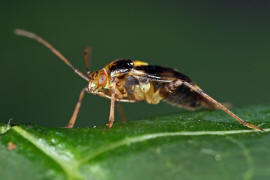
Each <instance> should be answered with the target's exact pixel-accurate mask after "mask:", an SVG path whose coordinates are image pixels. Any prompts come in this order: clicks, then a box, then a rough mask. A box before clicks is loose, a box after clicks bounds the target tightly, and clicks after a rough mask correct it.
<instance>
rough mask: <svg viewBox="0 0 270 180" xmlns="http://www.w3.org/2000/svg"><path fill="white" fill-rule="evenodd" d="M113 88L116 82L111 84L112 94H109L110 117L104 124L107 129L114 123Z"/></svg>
mask: <svg viewBox="0 0 270 180" xmlns="http://www.w3.org/2000/svg"><path fill="white" fill-rule="evenodd" d="M115 87H116V82H115V81H113V82H112V94H111V107H110V115H109V122H108V124H106V127H107V128H111V127H112V125H113V122H114V105H115Z"/></svg>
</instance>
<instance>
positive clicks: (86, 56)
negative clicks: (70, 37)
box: [83, 47, 92, 76]
mask: <svg viewBox="0 0 270 180" xmlns="http://www.w3.org/2000/svg"><path fill="white" fill-rule="evenodd" d="M91 53H92V48H91V47H86V48H85V49H84V53H83V56H84V63H85V69H86V73H87V75H88V76H89V75H90V70H89V63H88V62H89V59H90V62H91Z"/></svg>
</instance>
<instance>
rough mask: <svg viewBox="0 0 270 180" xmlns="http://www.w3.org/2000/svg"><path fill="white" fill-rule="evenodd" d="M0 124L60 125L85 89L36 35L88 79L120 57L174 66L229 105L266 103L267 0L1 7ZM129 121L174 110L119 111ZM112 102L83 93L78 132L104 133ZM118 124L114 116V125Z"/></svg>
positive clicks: (81, 1) (131, 107) (132, 107)
mask: <svg viewBox="0 0 270 180" xmlns="http://www.w3.org/2000/svg"><path fill="white" fill-rule="evenodd" d="M0 20H1V33H0V39H1V43H0V46H1V48H0V49H1V51H0V52H1V53H0V66H1V71H0V72H1V76H0V81H1V88H0V94H1V101H0V106H1V107H0V108H1V114H0V119H1V120H0V121H1V122H7V121H8V120H9V119H10V118H12V119H13V121H12V122H13V123H33V124H39V125H44V126H50V127H54V126H57V127H58V126H64V125H66V123H67V122H68V120H69V117H70V116H71V114H72V112H73V108H74V106H75V103H76V101H77V98H78V95H79V92H80V90H81V89H82V88H83V87H85V86H86V82H85V81H84V80H82V79H80V78H79V77H78V76H77V75H75V74H74V73H73V72H72V71H71V70H70V69H69V68H68V67H67V66H66V65H64V63H63V62H61V61H59V60H58V58H57V57H56V56H55V55H53V54H52V53H51V52H50V51H49V50H48V49H46V48H44V47H43V46H41V45H40V44H38V43H36V42H34V41H33V40H29V39H26V38H23V37H18V36H15V35H14V34H13V33H12V31H13V29H14V28H23V29H26V30H29V31H32V32H35V33H37V34H39V35H40V36H42V37H43V38H45V39H46V40H48V41H49V42H51V43H52V44H53V45H54V46H55V47H56V48H57V49H59V50H60V51H61V52H62V53H63V54H64V55H65V56H66V57H67V58H68V59H69V60H70V61H71V62H72V63H73V64H74V65H75V66H76V67H78V68H79V69H80V70H81V71H83V72H85V68H84V62H83V49H84V48H85V47H86V46H88V45H90V46H92V47H93V56H92V57H93V58H92V59H93V60H92V62H91V69H92V70H95V69H99V68H102V67H103V66H104V65H106V64H108V63H109V62H110V61H112V60H114V59H117V58H131V59H140V60H143V61H147V62H149V63H150V64H158V65H164V66H169V67H175V68H177V69H179V70H180V71H181V72H182V73H185V74H187V75H188V76H190V77H191V78H192V79H193V80H194V81H195V82H197V83H198V84H199V85H200V86H201V87H202V88H203V89H204V90H205V91H206V92H208V93H209V94H210V95H211V96H213V97H215V98H216V99H218V100H219V101H221V102H231V103H232V104H233V105H234V107H241V106H246V105H251V104H267V103H269V101H270V97H269V95H268V94H269V90H270V84H269V75H270V73H269V65H270V3H269V1H218V2H216V1H214V0H212V1H176V0H167V1H100V0H99V1H86V0H77V1H73V2H71V1H49V0H47V1H35V0H32V1H14V0H9V1H5V0H4V1H1V6H0ZM123 108H124V110H125V112H126V114H127V117H128V120H134V119H140V118H146V117H151V116H158V115H165V114H169V113H173V112H179V109H178V108H176V107H173V106H170V105H168V104H165V103H161V104H159V105H148V104H146V103H135V104H123ZM108 114H109V101H108V100H107V99H103V98H101V97H97V96H94V95H87V96H86V98H85V99H84V102H83V106H82V108H81V111H80V113H79V116H78V121H77V124H76V126H77V127H86V126H93V125H104V124H105V123H106V122H107V120H108ZM119 119H120V118H118V117H117V121H119Z"/></svg>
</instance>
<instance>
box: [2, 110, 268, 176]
mask: <svg viewBox="0 0 270 180" xmlns="http://www.w3.org/2000/svg"><path fill="white" fill-rule="evenodd" d="M235 112H236V114H238V115H239V116H240V117H242V118H243V119H245V120H247V121H248V122H251V123H254V124H256V125H258V126H260V127H262V128H264V129H265V131H266V132H265V133H260V132H257V131H254V130H252V129H248V128H246V127H243V126H241V125H240V124H238V123H237V122H236V121H234V120H233V119H232V118H230V117H229V116H228V115H226V114H225V113H223V112H221V111H206V110H205V111H195V112H182V113H179V114H174V115H168V116H163V117H156V118H152V119H148V120H139V121H130V122H127V123H115V125H114V126H113V128H112V129H110V130H107V129H105V128H104V127H97V128H92V127H91V128H74V129H64V128H55V129H53V128H45V127H38V126H13V127H10V126H9V125H5V126H1V128H0V130H1V132H0V133H1V134H2V135H1V136H0V179H8V180H11V179H26V180H27V179H29V180H30V179H31V180H32V179H35V180H36V179H70V180H71V179H101V180H103V179H104V180H107V179H112V180H121V179H125V180H126V179H134V180H135V179H136V180H137V179H140V180H143V179H147V180H148V179H155V180H156V179H162V180H163V179H166V180H170V179H206V180H209V179H219V180H220V179H247V180H248V179H260V180H261V179H269V178H270V170H269V169H270V124H269V122H270V106H256V107H250V108H244V109H236V110H235ZM104 123H105V121H104ZM12 145H13V146H12ZM9 146H10V147H9Z"/></svg>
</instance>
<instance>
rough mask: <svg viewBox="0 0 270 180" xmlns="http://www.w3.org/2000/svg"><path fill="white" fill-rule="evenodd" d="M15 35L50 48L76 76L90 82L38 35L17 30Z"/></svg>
mask: <svg viewBox="0 0 270 180" xmlns="http://www.w3.org/2000/svg"><path fill="white" fill-rule="evenodd" d="M14 33H15V34H16V35H19V36H24V37H28V38H30V39H34V40H36V41H37V42H39V43H40V44H42V45H44V46H45V47H47V48H49V49H50V50H51V51H52V52H53V53H54V54H55V55H56V56H57V57H59V58H60V59H61V60H62V61H63V62H64V63H65V64H66V65H68V66H69V67H70V68H71V69H72V70H73V71H74V72H75V73H76V74H78V75H79V76H80V77H81V78H82V79H84V80H86V81H89V78H88V77H87V76H86V75H84V74H83V73H82V72H81V71H79V70H78V69H77V68H75V67H74V66H73V65H72V64H71V63H70V62H69V61H68V60H67V58H65V56H63V55H62V54H61V53H60V52H59V51H58V50H57V49H55V48H54V47H53V46H52V45H51V44H50V43H48V42H47V41H45V40H44V39H42V38H41V37H39V36H38V35H36V34H34V33H32V32H28V31H25V30H22V29H15V30H14Z"/></svg>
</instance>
